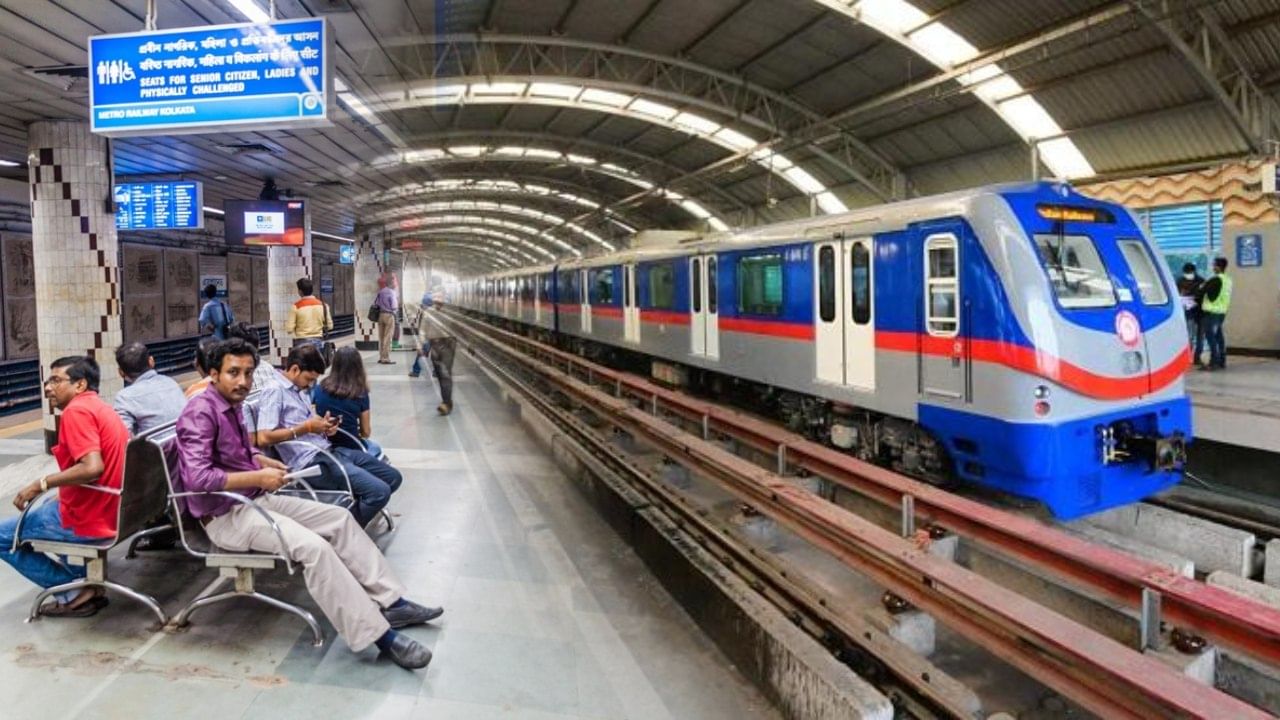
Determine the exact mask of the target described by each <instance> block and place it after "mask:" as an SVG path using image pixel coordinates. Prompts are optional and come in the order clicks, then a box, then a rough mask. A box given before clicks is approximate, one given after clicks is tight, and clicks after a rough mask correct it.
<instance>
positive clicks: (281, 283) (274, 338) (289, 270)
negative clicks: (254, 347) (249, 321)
mask: <svg viewBox="0 0 1280 720" xmlns="http://www.w3.org/2000/svg"><path fill="white" fill-rule="evenodd" d="M305 223H306V224H305V231H304V232H303V234H302V236H303V238H304V240H303V243H302V245H301V246H300V247H269V248H267V302H268V304H269V305H270V308H271V320H270V323H269V325H268V335H269V340H268V348H267V356H268V357H269V358H270V360H271V364H272V365H275V366H277V367H280V366H283V365H284V359H285V357H286V356H287V355H288V354H289V349H290V348H292V347H293V337H292V336H290V335H289V334H288V333H287V332H285V330H284V324H285V322H286V321H287V320H288V319H289V308H291V307H293V304H294V303H295V302H297V301H298V279H299V278H304V277H306V278H311V281H312V282H313V283H315V285H316V290H315V291H316V293H317V297H318V296H319V295H318V293H319V292H320V278H318V277H316V275H315V273H314V272H312V269H313V266H312V264H311V210H310V209H308V210H307V213H306V221H305ZM330 312H332V308H331V309H330Z"/></svg>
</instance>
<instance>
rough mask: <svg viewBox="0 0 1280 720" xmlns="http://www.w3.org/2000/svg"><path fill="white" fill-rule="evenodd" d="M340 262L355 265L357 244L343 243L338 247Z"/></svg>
mask: <svg viewBox="0 0 1280 720" xmlns="http://www.w3.org/2000/svg"><path fill="white" fill-rule="evenodd" d="M338 262H339V263H341V264H343V265H355V264H356V246H355V245H343V246H342V247H340V248H338Z"/></svg>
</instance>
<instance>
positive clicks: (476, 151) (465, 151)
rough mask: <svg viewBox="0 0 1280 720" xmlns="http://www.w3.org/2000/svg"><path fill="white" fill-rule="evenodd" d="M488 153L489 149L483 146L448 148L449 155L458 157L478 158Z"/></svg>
mask: <svg viewBox="0 0 1280 720" xmlns="http://www.w3.org/2000/svg"><path fill="white" fill-rule="evenodd" d="M488 151H489V148H487V147H484V146H483V145H459V146H457V147H451V148H449V154H450V155H457V156H458V157H480V156H481V155H483V154H485V153H486V152H488Z"/></svg>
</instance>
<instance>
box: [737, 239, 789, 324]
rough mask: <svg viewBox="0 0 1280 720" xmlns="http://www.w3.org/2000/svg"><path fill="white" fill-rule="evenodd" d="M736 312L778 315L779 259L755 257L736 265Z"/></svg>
mask: <svg viewBox="0 0 1280 720" xmlns="http://www.w3.org/2000/svg"><path fill="white" fill-rule="evenodd" d="M738 312H740V313H744V314H747V315H781V314H782V256H781V255H778V254H777V253H771V254H769V255H755V256H752V257H744V258H742V259H741V260H739V261H738Z"/></svg>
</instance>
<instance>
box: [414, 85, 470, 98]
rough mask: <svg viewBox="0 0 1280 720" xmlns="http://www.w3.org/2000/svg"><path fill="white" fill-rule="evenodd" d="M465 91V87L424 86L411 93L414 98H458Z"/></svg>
mask: <svg viewBox="0 0 1280 720" xmlns="http://www.w3.org/2000/svg"><path fill="white" fill-rule="evenodd" d="M466 91H467V86H466V85H426V86H423V87H419V88H417V89H415V90H414V91H413V94H414V96H415V97H432V98H446V97H447V98H455V99H456V98H459V97H461V96H462V94H463V93H465V92H466Z"/></svg>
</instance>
